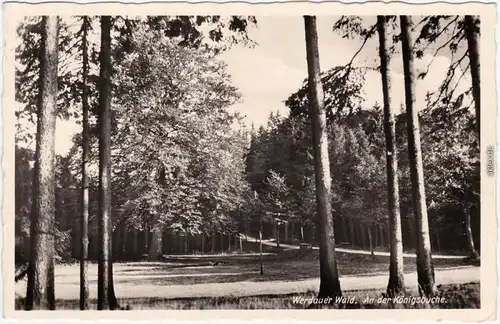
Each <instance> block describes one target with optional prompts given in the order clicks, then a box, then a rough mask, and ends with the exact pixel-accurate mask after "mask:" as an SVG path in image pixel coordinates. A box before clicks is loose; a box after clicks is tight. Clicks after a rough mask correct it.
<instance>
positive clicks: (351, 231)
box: [347, 220, 356, 246]
mask: <svg viewBox="0 0 500 324" xmlns="http://www.w3.org/2000/svg"><path fill="white" fill-rule="evenodd" d="M347 224H348V225H349V232H350V233H351V240H350V241H351V245H352V246H355V245H356V233H354V226H353V224H352V220H349V221H348V222H347Z"/></svg>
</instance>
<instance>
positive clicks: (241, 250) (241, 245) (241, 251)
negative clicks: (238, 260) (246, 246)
mask: <svg viewBox="0 0 500 324" xmlns="http://www.w3.org/2000/svg"><path fill="white" fill-rule="evenodd" d="M238 237H239V238H240V253H243V243H242V242H241V235H238Z"/></svg>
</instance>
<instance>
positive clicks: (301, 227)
mask: <svg viewBox="0 0 500 324" xmlns="http://www.w3.org/2000/svg"><path fill="white" fill-rule="evenodd" d="M300 239H301V241H302V242H304V225H303V224H300Z"/></svg>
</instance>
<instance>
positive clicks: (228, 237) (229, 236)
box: [227, 233, 231, 252]
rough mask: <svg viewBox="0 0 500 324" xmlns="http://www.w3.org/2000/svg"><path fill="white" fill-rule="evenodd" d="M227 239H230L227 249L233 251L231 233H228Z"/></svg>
mask: <svg viewBox="0 0 500 324" xmlns="http://www.w3.org/2000/svg"><path fill="white" fill-rule="evenodd" d="M227 240H228V243H229V244H228V245H227V251H228V252H231V233H229V234H227Z"/></svg>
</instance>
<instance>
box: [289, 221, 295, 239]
mask: <svg viewBox="0 0 500 324" xmlns="http://www.w3.org/2000/svg"><path fill="white" fill-rule="evenodd" d="M290 231H291V232H292V235H291V240H292V241H294V240H295V237H296V236H295V222H292V229H291V230H290Z"/></svg>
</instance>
